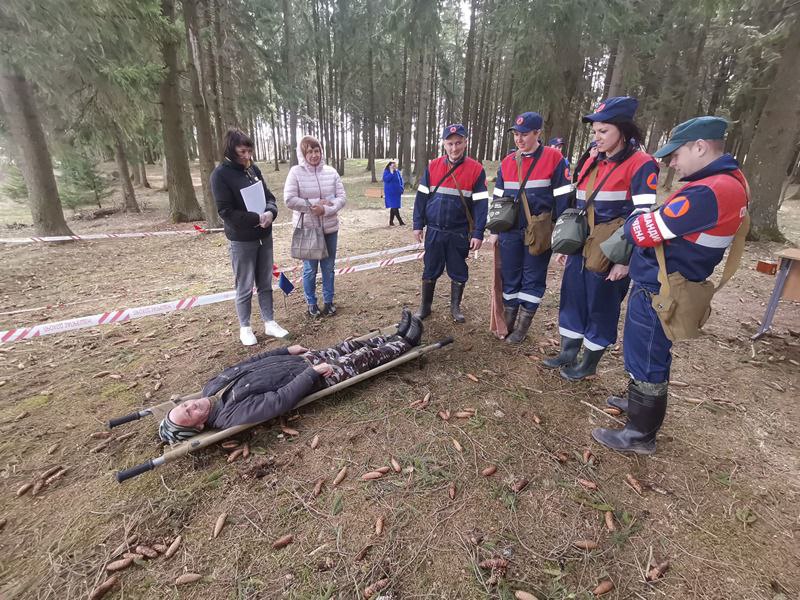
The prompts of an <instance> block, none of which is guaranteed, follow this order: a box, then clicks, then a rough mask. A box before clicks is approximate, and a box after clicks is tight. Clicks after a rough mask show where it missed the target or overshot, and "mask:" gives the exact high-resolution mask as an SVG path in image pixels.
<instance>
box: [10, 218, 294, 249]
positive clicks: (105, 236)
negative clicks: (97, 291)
mask: <svg viewBox="0 0 800 600" xmlns="http://www.w3.org/2000/svg"><path fill="white" fill-rule="evenodd" d="M284 225H290V223H276V224H275V225H273V227H283V226H284ZM220 231H225V230H224V229H223V228H222V227H214V228H206V227H200V226H199V225H195V226H194V229H170V230H168V231H131V232H127V233H87V234H84V235H50V236H31V237H23V238H0V244H32V243H36V242H40V243H44V242H80V241H84V240H116V239H126V238H149V237H163V236H167V235H198V234H201V233H219V232H220Z"/></svg>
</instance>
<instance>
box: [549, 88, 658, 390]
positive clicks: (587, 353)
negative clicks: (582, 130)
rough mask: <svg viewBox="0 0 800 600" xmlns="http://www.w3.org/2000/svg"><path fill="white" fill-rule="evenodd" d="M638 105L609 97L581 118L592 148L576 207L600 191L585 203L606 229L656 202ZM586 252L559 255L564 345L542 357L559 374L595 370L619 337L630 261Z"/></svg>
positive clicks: (654, 174) (653, 166)
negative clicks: (588, 256)
mask: <svg viewBox="0 0 800 600" xmlns="http://www.w3.org/2000/svg"><path fill="white" fill-rule="evenodd" d="M637 106H638V101H637V100H636V99H635V98H631V97H629V96H623V97H616V98H609V99H607V100H604V101H603V102H601V103H600V105H599V106H598V107H597V109H596V110H595V111H594V113H592V114H590V115H587V116H585V117H583V122H584V123H591V124H592V129H593V133H594V138H595V140H594V141H595V142H596V145H595V150H596V151H597V152H596V154H595V156H592V152H590V153H589V155H588V158H587V159H585V160H584V162H582V163H580V167H579V169H578V170H579V172H578V173H577V174H576V181H577V184H576V208H579V209H583V208H585V207H586V201H587V199H588V198H589V197H591V195H592V193H593V192H595V191H596V192H597V193H596V195H594V199H593V200H592V202H591V203H590V210H591V211H592V212H593V215H592V216H593V220H594V224H593V225H592V227H593V228H594V227H596V226H598V225H601V224H607V225H606V227H605V231H608V230H609V229H615V230H618V229H619V228H620V227H621V226H622V225H623V224H624V222H625V219H626V218H627V217H628V216H629V215H630V214H631V213H633V212H635V211H638V210H649V208H650V207H651V206H652V205H653V204H655V202H656V187H657V184H658V164H657V163H656V161H655V160H653V158H652V157H651V156H650V155H649V154H647V153H645V152H643V151H642V150H640V148H639V142H640V141H641V139H642V137H641V133H640V132H639V128H638V127H637V126H636V124H635V123H634V121H633V117H634V114H635V113H636V107H637ZM582 158H583V157H582ZM598 190H599V191H598ZM564 208H566V206H562V207H560V209H561V210H562V211H563V209H564ZM559 214H560V213H559ZM590 224H592V223H591V219H590ZM593 232H594V229H592V232H590V235H591V234H592V233H593ZM585 249H586V248H585ZM585 254H586V252H584V253H581V254H575V255H572V256H569V257H566V256H559V257H557V262H559V264H562V265H566V266H565V269H564V277H563V279H562V280H561V297H560V300H559V311H558V325H559V327H558V329H559V333H560V334H561V349H560V352H559V354H558V356H555V357H553V358H550V359H547V360H545V361H543V363H542V364H543V365H544V366H545V367H547V368H551V369H560V374H561V376H562V377H564V378H565V379H568V380H570V381H578V380H580V379H584V378H585V377H588V376H590V375H594V374H595V373H596V372H597V365H598V363H599V362H600V359H601V358H602V356H603V354H604V353H605V351H606V348H608V347H609V346H613V345H614V344H615V343H616V342H617V327H618V324H619V315H620V308H621V306H622V301H623V300H624V298H625V295H626V294H627V293H628V287H629V286H630V278H629V277H628V267H627V265H621V264H612V263H610V262H606V263H605V264H603V266H602V267H601V266H599V265H598V264H597V262H595V261H587V260H586V257H585ZM581 347H583V356H582V357H581V360H580V361H579V360H578V353H579V352H580V350H581Z"/></svg>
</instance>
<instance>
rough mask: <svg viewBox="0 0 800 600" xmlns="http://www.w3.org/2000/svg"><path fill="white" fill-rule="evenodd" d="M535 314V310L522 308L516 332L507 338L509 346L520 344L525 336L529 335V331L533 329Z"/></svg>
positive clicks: (515, 328)
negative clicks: (532, 323)
mask: <svg viewBox="0 0 800 600" xmlns="http://www.w3.org/2000/svg"><path fill="white" fill-rule="evenodd" d="M535 314H536V311H535V310H527V309H525V308H520V309H519V318H518V319H517V325H516V327H514V331H512V332H511V334H510V335H509V336H508V337H507V338H506V342H508V343H509V344H519V343H520V342H522V340H524V339H525V336H526V335H528V329H530V328H531V322H532V321H533V315H535Z"/></svg>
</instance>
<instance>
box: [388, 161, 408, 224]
mask: <svg viewBox="0 0 800 600" xmlns="http://www.w3.org/2000/svg"><path fill="white" fill-rule="evenodd" d="M403 187H404V184H403V176H402V175H401V174H400V170H399V169H398V168H397V163H396V162H394V161H393V160H392V161H389V164H388V165H386V168H385V169H384V170H383V199H384V203H385V205H386V208H388V209H389V227H391V226H392V225H394V218H395V217H397V222H398V223H399V224H400V225H405V223H404V222H403V217H401V216H400V206H401V200H400V198H401V196H402V195H403Z"/></svg>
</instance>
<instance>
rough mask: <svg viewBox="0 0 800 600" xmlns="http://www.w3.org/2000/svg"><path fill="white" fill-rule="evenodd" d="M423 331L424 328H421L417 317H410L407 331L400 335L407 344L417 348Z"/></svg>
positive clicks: (420, 322)
mask: <svg viewBox="0 0 800 600" xmlns="http://www.w3.org/2000/svg"><path fill="white" fill-rule="evenodd" d="M423 330H424V327H423V326H422V321H421V320H420V319H418V318H417V317H411V324H410V325H409V326H408V330H407V331H406V332H405V333H404V334H403V335H402V337H403V338H404V339H405V340H406V341H407V342H408V343H409V344H411V346H419V343H420V341H421V340H422V332H423Z"/></svg>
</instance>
